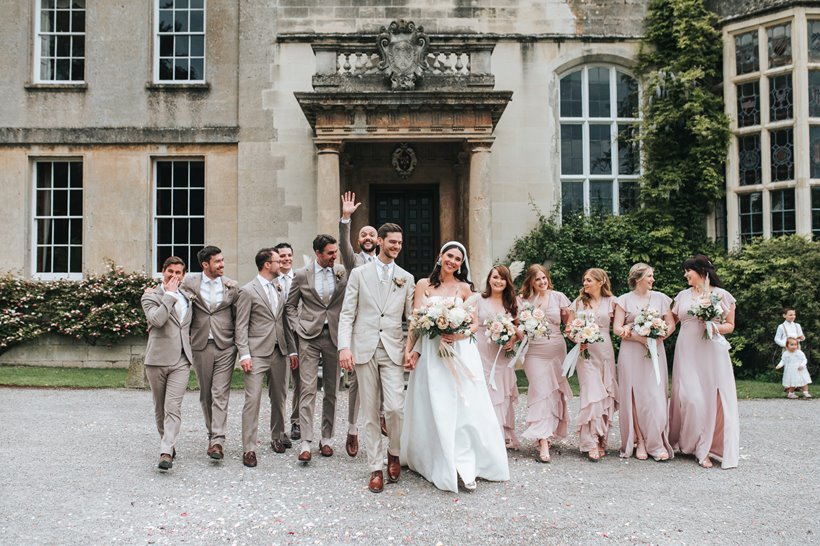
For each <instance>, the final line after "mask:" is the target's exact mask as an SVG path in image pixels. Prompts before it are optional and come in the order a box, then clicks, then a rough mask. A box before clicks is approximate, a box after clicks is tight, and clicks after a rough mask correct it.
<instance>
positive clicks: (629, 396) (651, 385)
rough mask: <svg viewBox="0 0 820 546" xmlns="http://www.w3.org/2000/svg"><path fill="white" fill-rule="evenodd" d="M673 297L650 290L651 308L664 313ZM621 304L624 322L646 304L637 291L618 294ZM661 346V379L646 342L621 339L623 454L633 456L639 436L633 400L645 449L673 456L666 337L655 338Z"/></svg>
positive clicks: (619, 367) (658, 345)
mask: <svg viewBox="0 0 820 546" xmlns="http://www.w3.org/2000/svg"><path fill="white" fill-rule="evenodd" d="M671 303H672V298H670V297H669V296H667V295H666V294H664V293H662V292H656V291H654V290H652V291H650V292H649V305H648V307H649V308H650V309H654V310H655V311H658V312H659V313H660V315H661V316H662V317H663V316H664V315H666V313H668V312H669V308H670V305H671ZM618 306H619V307H620V308H621V309H623V310H624V313H625V314H626V318H625V320H624V325H629V324H632V323H634V322H635V317H637V316H638V315H639V314H640V313H641V311H643V307H642V305H641V302H639V301H638V298H637V296H636V295H635V293H634V292H629V293H626V294H624V295H623V296H621V297H619V298H618ZM654 342H655V344H656V345H657V347H658V365H659V368H660V376H661V382H660V384H658V381H657V379H655V370H654V368H653V366H652V359H651V358H650V357H649V356H647V348H646V343H645V342H644V341H637V340H633V339H625V340H623V341H621V349H620V351H618V387H619V388H618V393H619V394H618V400H619V401H620V410H619V411H620V415H621V417H620V424H621V426H620V428H621V457H631V456H632V450H633V448H634V445H635V442H637V436H636V435H635V430H634V422H635V416H634V415H633V413H632V406H633V403H634V406H635V412H636V414H637V420H638V427H639V428H640V430H641V433H642V434H643V437H644V444H645V446H646V452H647V453H648V454H649V455H650V456H651V457H654V458H656V459H657V458H658V457H659V456H660V455H661V453H663V452H664V451H665V452H666V454H667V455H668V456H669V457H670V458H671V457H672V445H671V444H670V443H669V420H668V418H667V417H668V412H667V407H668V400H667V397H666V393H667V389H668V384H669V369H668V368H667V364H666V352H665V351H664V349H663V341H662V340H660V339H656V340H654Z"/></svg>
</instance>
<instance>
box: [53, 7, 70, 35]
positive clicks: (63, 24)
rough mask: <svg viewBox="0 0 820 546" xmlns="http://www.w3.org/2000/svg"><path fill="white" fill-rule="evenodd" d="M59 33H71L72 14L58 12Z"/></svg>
mask: <svg viewBox="0 0 820 546" xmlns="http://www.w3.org/2000/svg"><path fill="white" fill-rule="evenodd" d="M56 13H57V26H56V30H57V32H71V12H70V11H67V10H57V12H56Z"/></svg>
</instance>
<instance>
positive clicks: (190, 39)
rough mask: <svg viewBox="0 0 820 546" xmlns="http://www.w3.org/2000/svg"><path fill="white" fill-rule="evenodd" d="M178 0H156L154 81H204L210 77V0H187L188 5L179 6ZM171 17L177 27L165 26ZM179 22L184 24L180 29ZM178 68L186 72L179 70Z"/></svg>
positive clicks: (154, 18) (180, 82) (164, 82)
mask: <svg viewBox="0 0 820 546" xmlns="http://www.w3.org/2000/svg"><path fill="white" fill-rule="evenodd" d="M178 1H179V0H154V17H153V25H152V34H153V39H154V52H153V81H154V83H158V84H203V83H205V81H206V60H207V59H206V57H207V55H206V51H207V0H187V1H186V2H185V3H186V7H179V8H178V7H176V5H177V2H178ZM169 17H170V19H169ZM169 21H170V23H171V24H173V25H174V26H175V28H174V29H173V30H169V29H167V28H161V25H167V24H168V22H169ZM176 25H179V26H180V27H181V28H180V29H179V30H177V29H176ZM192 26H193V27H194V30H191V27H192ZM169 48H170V49H169ZM163 63H170V64H169V65H168V68H167V69H163V68H162V65H163ZM177 68H179V69H180V70H181V71H184V72H180V73H179V74H178V73H177ZM164 70H170V74H169V73H163V72H164ZM192 71H193V74H192ZM169 75H170V77H169ZM192 75H193V76H194V77H191V76H192ZM178 76H179V77H178Z"/></svg>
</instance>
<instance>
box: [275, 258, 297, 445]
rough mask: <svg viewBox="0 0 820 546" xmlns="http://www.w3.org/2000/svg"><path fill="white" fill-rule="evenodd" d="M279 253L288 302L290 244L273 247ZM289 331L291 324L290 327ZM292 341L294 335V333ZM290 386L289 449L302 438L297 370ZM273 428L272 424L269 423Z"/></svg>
mask: <svg viewBox="0 0 820 546" xmlns="http://www.w3.org/2000/svg"><path fill="white" fill-rule="evenodd" d="M273 249H274V250H275V251H277V252H278V253H279V277H278V278H277V282H279V286H281V287H282V297H283V298H284V299H285V301H286V302H287V301H288V293H290V287H291V285H292V284H293V274H294V273H293V247H292V246H290V243H278V244H277V245H276V246H275V247H273ZM290 327H291V330H292V329H293V324H291V325H290ZM294 339H296V334H295V333H294ZM290 380H291V385H293V400H292V401H291V413H290V439H289V440H287V441H286V442H285V447H288V448H289V447H291V443H290V440H299V439H300V438H301V437H302V433H301V428H300V427H299V394H300V393H301V392H302V379H301V376H300V374H299V368H295V369H292V370H291V371H290ZM271 428H273V423H271Z"/></svg>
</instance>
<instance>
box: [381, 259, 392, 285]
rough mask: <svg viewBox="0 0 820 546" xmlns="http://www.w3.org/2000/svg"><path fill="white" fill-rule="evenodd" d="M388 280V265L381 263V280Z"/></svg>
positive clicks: (384, 281)
mask: <svg viewBox="0 0 820 546" xmlns="http://www.w3.org/2000/svg"><path fill="white" fill-rule="evenodd" d="M389 280H390V265H388V264H382V282H383V283H386V282H387V281H389Z"/></svg>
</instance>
